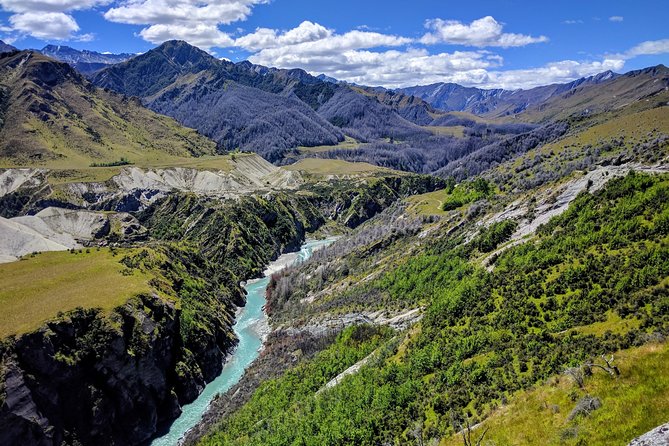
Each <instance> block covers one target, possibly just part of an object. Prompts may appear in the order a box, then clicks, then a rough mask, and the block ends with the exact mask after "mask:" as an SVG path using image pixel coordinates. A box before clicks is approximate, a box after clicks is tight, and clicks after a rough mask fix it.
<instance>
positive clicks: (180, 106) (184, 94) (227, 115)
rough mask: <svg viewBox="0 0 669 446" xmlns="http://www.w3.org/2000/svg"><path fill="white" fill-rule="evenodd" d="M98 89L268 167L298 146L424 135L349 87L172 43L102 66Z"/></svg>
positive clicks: (94, 80) (177, 42)
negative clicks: (130, 99) (132, 99)
mask: <svg viewBox="0 0 669 446" xmlns="http://www.w3.org/2000/svg"><path fill="white" fill-rule="evenodd" d="M92 81H93V83H95V84H97V85H99V86H101V87H104V88H109V89H112V90H115V91H117V92H120V93H123V94H125V95H130V96H138V97H140V98H142V101H143V102H144V104H146V105H147V106H148V107H149V108H151V109H153V110H155V111H157V112H159V113H163V114H166V115H168V116H172V117H174V118H175V119H177V120H179V121H180V122H182V123H183V124H185V125H187V126H189V127H193V128H195V129H197V130H198V131H200V132H201V133H202V134H204V135H206V136H208V137H210V138H212V139H214V140H215V141H216V142H217V143H219V145H220V146H221V148H222V150H233V149H236V148H240V149H242V150H251V151H254V152H257V153H260V154H261V155H263V156H264V157H266V158H267V159H269V160H271V161H277V160H279V159H281V158H282V157H283V156H284V155H285V154H286V153H288V152H289V151H291V150H292V149H295V148H297V147H298V146H319V145H335V144H337V143H338V142H341V141H343V140H344V135H345V134H346V135H350V136H353V137H355V138H358V139H360V140H367V139H376V138H382V137H390V136H393V135H394V134H400V135H402V134H410V133H414V132H421V130H420V128H418V127H417V126H416V125H414V124H413V123H411V122H409V121H407V120H405V119H403V118H402V117H400V116H399V115H398V114H397V112H396V111H395V110H393V109H391V108H389V107H387V106H384V105H383V104H381V103H379V102H378V101H375V100H373V99H371V98H369V97H366V96H364V95H360V94H358V93H357V92H355V91H354V90H352V89H351V88H350V87H348V86H346V85H338V84H333V83H330V82H323V81H321V80H319V79H317V78H315V77H313V76H311V75H309V74H308V73H306V72H305V71H303V70H278V69H273V68H266V67H262V66H258V65H253V64H251V63H249V62H240V63H236V64H235V63H232V62H228V61H225V60H219V59H216V58H214V57H212V56H211V55H209V54H208V53H206V52H204V51H202V50H200V49H198V48H195V47H193V46H191V45H189V44H187V43H186V42H182V41H170V42H166V43H164V44H163V45H161V46H159V47H157V48H155V49H153V50H150V51H147V52H146V53H144V54H142V55H139V56H137V57H134V58H132V59H130V60H128V61H126V62H123V63H121V64H117V65H114V66H110V67H108V68H105V69H103V70H101V71H99V72H98V73H96V74H95V75H94V76H93V77H92Z"/></svg>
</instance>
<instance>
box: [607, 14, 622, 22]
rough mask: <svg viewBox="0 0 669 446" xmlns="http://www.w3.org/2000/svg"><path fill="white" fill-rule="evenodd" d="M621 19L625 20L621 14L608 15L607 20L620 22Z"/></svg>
mask: <svg viewBox="0 0 669 446" xmlns="http://www.w3.org/2000/svg"><path fill="white" fill-rule="evenodd" d="M623 20H625V18H624V17H623V16H621V15H613V16H611V17H609V21H611V22H622V21H623Z"/></svg>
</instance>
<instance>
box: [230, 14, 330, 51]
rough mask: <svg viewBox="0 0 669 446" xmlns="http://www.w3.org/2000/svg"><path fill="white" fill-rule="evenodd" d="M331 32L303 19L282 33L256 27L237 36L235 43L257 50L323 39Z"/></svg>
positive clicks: (250, 49) (247, 48)
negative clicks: (243, 34) (245, 33)
mask: <svg viewBox="0 0 669 446" xmlns="http://www.w3.org/2000/svg"><path fill="white" fill-rule="evenodd" d="M332 34H333V32H332V31H331V30H329V29H327V28H326V27H324V26H323V25H320V24H318V23H313V22H309V21H304V22H302V23H300V25H299V26H298V27H297V28H293V29H291V30H289V31H286V32H284V33H278V32H277V31H276V30H274V29H269V28H258V29H256V30H255V32H254V33H251V34H247V35H245V36H242V37H240V38H238V39H237V40H236V41H235V45H236V46H238V47H241V48H244V49H246V50H249V51H258V50H263V49H267V48H277V47H281V46H286V45H297V44H300V43H305V42H313V41H316V40H323V39H325V38H328V37H330V36H332Z"/></svg>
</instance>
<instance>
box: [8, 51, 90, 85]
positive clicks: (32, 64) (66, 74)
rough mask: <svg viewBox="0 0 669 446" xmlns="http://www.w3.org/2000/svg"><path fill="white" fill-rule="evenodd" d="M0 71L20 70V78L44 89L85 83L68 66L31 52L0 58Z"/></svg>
mask: <svg viewBox="0 0 669 446" xmlns="http://www.w3.org/2000/svg"><path fill="white" fill-rule="evenodd" d="M0 69H2V70H20V71H18V73H17V74H18V77H20V78H23V79H29V80H31V81H32V82H34V83H35V84H38V85H40V86H42V87H54V86H56V85H58V84H61V83H64V82H66V81H75V82H84V80H83V78H82V76H81V75H80V74H79V73H77V72H76V71H75V70H74V69H73V68H72V67H71V66H69V65H68V64H66V63H64V62H60V61H57V60H54V59H52V58H50V57H47V56H45V55H43V54H41V53H39V52H36V51H31V50H24V51H20V52H17V53H5V54H3V55H2V56H0Z"/></svg>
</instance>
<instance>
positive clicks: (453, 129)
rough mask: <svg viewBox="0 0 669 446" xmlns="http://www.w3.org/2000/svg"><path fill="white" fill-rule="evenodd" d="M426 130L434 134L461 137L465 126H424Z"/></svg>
mask: <svg viewBox="0 0 669 446" xmlns="http://www.w3.org/2000/svg"><path fill="white" fill-rule="evenodd" d="M425 128H426V129H427V130H429V131H431V132H432V133H434V134H435V135H441V136H455V137H456V138H462V137H464V136H465V127H464V126H462V125H454V126H432V125H429V126H426V127H425Z"/></svg>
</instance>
